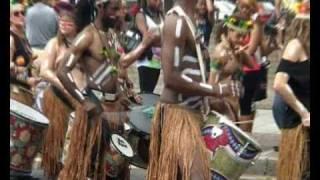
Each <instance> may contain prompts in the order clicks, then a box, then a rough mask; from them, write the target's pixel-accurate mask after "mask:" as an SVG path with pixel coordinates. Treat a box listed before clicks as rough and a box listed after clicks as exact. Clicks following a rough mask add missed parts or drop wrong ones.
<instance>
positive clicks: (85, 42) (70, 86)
mask: <svg viewBox="0 0 320 180" xmlns="http://www.w3.org/2000/svg"><path fill="white" fill-rule="evenodd" d="M92 40H93V35H92V34H91V32H89V31H84V32H83V33H80V34H79V35H78V37H77V38H76V40H75V42H74V44H73V46H72V47H71V48H70V54H68V55H66V56H65V57H64V59H63V62H62V63H61V66H60V67H59V68H58V72H57V76H58V78H59V80H60V81H61V83H62V85H63V86H64V87H65V89H66V90H67V91H68V92H69V93H70V94H71V95H72V96H73V97H74V98H75V99H77V100H78V101H79V102H80V103H83V102H84V101H85V98H84V97H83V95H82V94H81V91H80V90H79V89H78V88H77V85H76V84H75V81H74V80H73V77H72V75H71V71H72V69H73V68H74V67H75V66H76V64H77V63H78V62H79V60H80V59H81V56H82V54H83V52H84V51H85V50H86V49H88V47H89V46H90V44H91V43H92Z"/></svg>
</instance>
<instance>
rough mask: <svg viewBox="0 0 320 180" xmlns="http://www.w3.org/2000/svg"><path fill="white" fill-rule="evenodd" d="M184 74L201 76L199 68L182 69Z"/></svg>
mask: <svg viewBox="0 0 320 180" xmlns="http://www.w3.org/2000/svg"><path fill="white" fill-rule="evenodd" d="M182 74H190V75H195V76H200V75H201V72H200V70H199V69H191V68H186V69H184V70H183V71H182Z"/></svg>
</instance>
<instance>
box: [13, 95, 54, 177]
mask: <svg viewBox="0 0 320 180" xmlns="http://www.w3.org/2000/svg"><path fill="white" fill-rule="evenodd" d="M48 124H49V121H48V119H47V118H46V117H45V116H44V115H42V114H41V113H39V112H38V111H36V110H34V109H32V108H31V107H28V106H26V105H24V104H22V103H20V102H18V101H16V100H13V99H10V169H11V170H13V171H17V172H22V173H30V172H31V170H32V163H33V159H34V157H35V156H36V154H37V153H38V152H39V151H40V148H41V146H42V140H43V137H44V130H45V129H46V128H47V127H48Z"/></svg>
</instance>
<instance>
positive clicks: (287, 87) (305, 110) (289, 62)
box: [273, 14, 310, 180]
mask: <svg viewBox="0 0 320 180" xmlns="http://www.w3.org/2000/svg"><path fill="white" fill-rule="evenodd" d="M286 34H287V36H288V37H287V39H288V41H287V42H288V43H287V46H286V48H285V50H284V53H283V55H282V60H281V61H280V65H279V67H278V69H277V74H276V77H275V80H274V89H275V91H276V95H275V99H274V102H273V115H274V118H275V121H276V123H277V125H278V127H279V128H280V129H281V135H282V139H281V143H280V149H279V151H280V152H279V161H278V171H277V172H278V174H277V179H278V180H283V179H288V180H289V179H290V180H291V179H304V178H308V176H309V175H308V174H309V170H310V169H309V168H310V166H309V165H310V164H309V154H310V152H309V143H310V139H309V128H308V127H309V126H310V60H309V58H310V56H309V55H310V19H309V14H308V15H306V14H303V15H301V14H298V15H297V16H296V17H295V19H294V20H293V22H292V23H291V25H290V27H288V32H286Z"/></svg>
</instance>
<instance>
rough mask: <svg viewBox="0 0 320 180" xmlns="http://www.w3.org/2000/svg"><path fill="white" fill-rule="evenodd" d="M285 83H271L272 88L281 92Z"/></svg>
mask: <svg viewBox="0 0 320 180" xmlns="http://www.w3.org/2000/svg"><path fill="white" fill-rule="evenodd" d="M284 86H285V84H283V83H280V82H274V83H273V90H274V91H275V92H277V93H279V92H281V91H282V90H283V88H284Z"/></svg>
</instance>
